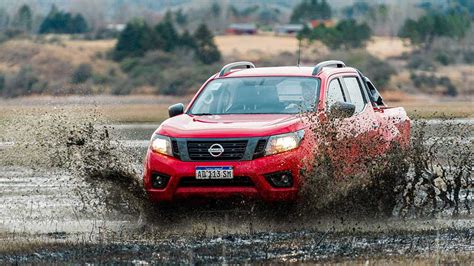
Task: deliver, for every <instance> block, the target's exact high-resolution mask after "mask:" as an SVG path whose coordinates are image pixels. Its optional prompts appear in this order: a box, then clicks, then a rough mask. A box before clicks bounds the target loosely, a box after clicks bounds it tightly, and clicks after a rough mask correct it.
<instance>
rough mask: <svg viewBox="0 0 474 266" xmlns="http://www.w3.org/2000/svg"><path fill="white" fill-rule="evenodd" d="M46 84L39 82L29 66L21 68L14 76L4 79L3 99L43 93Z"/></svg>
mask: <svg viewBox="0 0 474 266" xmlns="http://www.w3.org/2000/svg"><path fill="white" fill-rule="evenodd" d="M47 85H48V83H47V82H45V81H41V80H40V79H39V78H38V77H37V76H36V74H35V73H34V72H33V69H32V67H31V66H29V65H25V66H22V67H21V68H20V70H19V71H18V73H17V74H16V75H13V76H10V77H7V78H6V79H5V87H4V88H3V95H4V96H5V97H18V96H23V95H30V94H40V93H43V92H44V91H45V90H46V88H47Z"/></svg>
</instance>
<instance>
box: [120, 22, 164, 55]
mask: <svg viewBox="0 0 474 266" xmlns="http://www.w3.org/2000/svg"><path fill="white" fill-rule="evenodd" d="M155 40H156V38H155V36H154V31H153V29H151V28H150V26H148V24H147V23H145V22H144V21H142V20H133V21H131V22H129V23H127V25H126V26H125V29H124V30H123V31H122V32H121V33H120V35H119V38H118V41H117V44H116V45H115V49H114V54H113V56H114V59H115V60H122V59H123V58H125V57H135V56H143V55H144V54H145V52H146V51H148V50H150V49H152V48H153V47H154V44H155Z"/></svg>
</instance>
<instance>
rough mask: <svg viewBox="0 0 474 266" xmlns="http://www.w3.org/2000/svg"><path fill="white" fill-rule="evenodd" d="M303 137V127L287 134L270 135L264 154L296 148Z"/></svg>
mask: <svg viewBox="0 0 474 266" xmlns="http://www.w3.org/2000/svg"><path fill="white" fill-rule="evenodd" d="M303 137H304V130H303V129H302V130H299V131H296V132H291V133H287V134H281V135H275V136H271V137H270V138H269V139H268V143H267V147H266V148H265V155H271V154H276V153H280V152H285V151H289V150H293V149H296V148H298V146H300V143H301V140H302V139H303Z"/></svg>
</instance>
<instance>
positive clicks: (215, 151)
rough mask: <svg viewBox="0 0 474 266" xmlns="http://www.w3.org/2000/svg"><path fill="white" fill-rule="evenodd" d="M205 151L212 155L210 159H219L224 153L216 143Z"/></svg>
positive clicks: (222, 148)
mask: <svg viewBox="0 0 474 266" xmlns="http://www.w3.org/2000/svg"><path fill="white" fill-rule="evenodd" d="M207 151H208V152H209V154H211V155H212V157H219V156H221V155H222V154H223V153H224V147H222V145H220V144H218V143H214V144H212V145H211V147H209V149H208V150H207Z"/></svg>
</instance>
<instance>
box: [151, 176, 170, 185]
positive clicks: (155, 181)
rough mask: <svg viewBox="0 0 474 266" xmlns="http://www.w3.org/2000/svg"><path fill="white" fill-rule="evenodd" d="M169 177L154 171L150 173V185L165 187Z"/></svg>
mask: <svg viewBox="0 0 474 266" xmlns="http://www.w3.org/2000/svg"><path fill="white" fill-rule="evenodd" d="M169 180H170V177H169V176H167V175H164V174H157V173H154V174H152V175H151V186H152V187H153V188H165V187H166V185H167V184H168V181H169Z"/></svg>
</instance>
